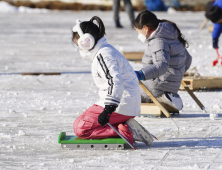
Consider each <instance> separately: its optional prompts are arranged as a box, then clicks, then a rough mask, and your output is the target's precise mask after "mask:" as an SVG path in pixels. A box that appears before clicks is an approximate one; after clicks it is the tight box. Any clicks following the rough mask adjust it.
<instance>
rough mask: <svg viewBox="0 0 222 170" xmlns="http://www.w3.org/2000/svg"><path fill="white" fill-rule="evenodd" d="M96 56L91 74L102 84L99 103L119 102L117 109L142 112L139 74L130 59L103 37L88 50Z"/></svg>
mask: <svg viewBox="0 0 222 170" xmlns="http://www.w3.org/2000/svg"><path fill="white" fill-rule="evenodd" d="M88 57H89V58H90V59H92V60H93V63H92V70H91V71H92V76H93V79H94V82H95V84H96V86H97V87H99V97H100V100H99V101H98V102H96V104H97V105H100V106H102V107H105V105H116V106H118V107H117V109H116V111H115V112H116V113H119V114H122V115H127V116H138V115H140V105H141V96H140V87H139V82H138V79H137V76H136V74H135V72H134V70H133V68H132V66H131V65H130V64H129V62H128V61H127V59H126V58H125V57H124V56H123V55H122V54H121V53H120V52H119V51H118V50H116V49H115V48H114V47H113V46H111V45H110V44H108V43H107V41H106V38H105V37H102V38H101V39H100V40H99V41H98V42H97V44H96V46H95V47H94V49H93V50H91V51H90V52H89V53H88Z"/></svg>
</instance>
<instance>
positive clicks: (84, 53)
mask: <svg viewBox="0 0 222 170" xmlns="http://www.w3.org/2000/svg"><path fill="white" fill-rule="evenodd" d="M79 53H80V55H81V57H82V58H84V59H90V55H91V53H90V52H89V51H85V50H79Z"/></svg>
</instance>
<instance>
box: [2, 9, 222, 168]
mask: <svg viewBox="0 0 222 170" xmlns="http://www.w3.org/2000/svg"><path fill="white" fill-rule="evenodd" d="M156 14H157V16H158V17H159V18H161V19H162V18H165V19H169V20H172V21H174V22H176V23H177V24H178V26H179V27H180V28H181V30H182V32H183V34H184V35H185V37H186V38H187V40H188V41H189V44H190V47H189V49H188V50H189V52H190V53H191V55H192V56H193V63H192V67H194V66H196V67H197V69H198V71H199V72H200V74H201V75H217V76H221V75H222V66H220V65H218V66H216V67H212V61H213V60H214V59H216V52H215V50H214V49H212V47H211V35H210V33H208V31H207V29H206V28H205V29H204V30H202V31H199V30H198V27H199V25H200V24H201V22H202V21H203V19H204V13H203V12H199V13H192V12H186V13H176V14H173V15H170V14H167V13H156ZM94 15H97V16H99V17H101V18H102V20H103V21H104V24H105V26H106V33H107V35H106V38H107V40H108V42H109V43H110V44H112V45H114V46H115V47H116V48H117V49H119V50H121V51H143V50H144V49H145V45H144V44H142V43H141V42H140V41H139V40H138V39H137V33H136V31H135V30H134V29H132V28H130V24H129V19H128V16H127V14H126V13H121V22H122V24H123V25H124V26H125V29H121V30H119V29H115V28H114V25H113V19H112V18H113V17H112V12H101V11H82V12H69V11H48V12H47V13H29V14H27V13H21V12H19V11H16V12H13V13H8V12H4V13H1V14H0V30H1V31H0V73H1V75H0V105H1V109H0V169H70V170H71V169H86V170H88V169H101V170H103V169H118V170H119V169H126V170H128V169H135V170H137V169H153V170H154V169H158V170H160V169H163V170H165V169H169V170H172V169H173V170H174V169H175V170H181V169H182V170H183V169H190V170H193V169H195V170H196V169H218V170H219V169H222V132H221V130H222V129H221V126H222V114H221V113H222V108H221V105H222V91H221V90H218V91H209V92H195V94H196V96H197V97H198V98H199V99H200V100H201V101H202V102H203V104H204V105H205V107H206V110H207V111H208V113H218V118H216V119H215V120H212V119H210V117H209V114H206V113H205V112H203V111H201V110H200V108H199V107H198V106H197V105H196V104H195V102H194V101H193V100H192V99H191V97H190V96H189V95H188V93H187V92H184V91H180V92H179V94H180V95H181V97H182V99H183V101H184V108H183V110H182V111H181V113H180V115H179V116H174V117H173V120H174V121H175V122H176V123H177V125H178V126H179V137H178V138H176V137H177V135H178V134H177V127H176V126H175V124H174V123H173V122H172V121H171V119H166V118H147V117H138V118H136V119H137V120H138V121H139V122H140V123H141V124H142V125H143V126H144V127H146V128H147V129H148V130H149V131H150V132H151V133H152V134H154V135H155V136H156V137H157V138H159V141H155V142H154V144H153V146H152V147H146V146H145V145H144V144H142V143H138V144H137V150H136V151H133V150H123V151H119V150H118V151H117V150H114V151H85V150H78V151H76V150H66V149H62V148H61V147H60V145H59V144H58V143H57V137H58V135H59V133H60V132H62V131H65V132H67V134H69V135H73V134H74V133H73V128H72V124H73V121H74V120H75V119H76V118H77V117H78V116H79V115H80V114H81V113H82V112H83V111H84V110H85V109H86V108H87V107H89V106H91V105H92V104H93V103H94V102H95V101H96V99H97V98H98V94H97V88H96V86H95V84H94V83H93V79H92V77H91V75H90V74H89V72H90V65H91V61H90V60H83V59H81V58H80V56H79V54H78V52H75V51H74V50H73V47H72V45H71V29H72V26H73V25H74V23H75V20H76V19H77V18H79V19H80V20H89V19H90V18H91V17H92V16H94ZM208 24H211V23H208ZM221 53H222V50H221ZM131 64H132V66H133V67H134V69H135V70H137V69H139V68H140V67H141V64H139V63H136V64H135V63H133V62H131ZM21 72H72V73H73V74H62V75H60V76H42V75H41V76H21V75H19V74H6V73H21ZM79 72H82V73H79Z"/></svg>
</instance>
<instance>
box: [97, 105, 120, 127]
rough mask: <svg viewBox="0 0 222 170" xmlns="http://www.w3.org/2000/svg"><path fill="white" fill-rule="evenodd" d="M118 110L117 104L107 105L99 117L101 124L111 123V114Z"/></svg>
mask: <svg viewBox="0 0 222 170" xmlns="http://www.w3.org/2000/svg"><path fill="white" fill-rule="evenodd" d="M115 110H116V106H114V105H106V106H105V108H104V110H103V112H102V113H100V115H99V117H98V122H99V124H100V125H101V126H104V125H106V124H107V123H109V118H110V115H111V114H112V113H113V112H114V111H115Z"/></svg>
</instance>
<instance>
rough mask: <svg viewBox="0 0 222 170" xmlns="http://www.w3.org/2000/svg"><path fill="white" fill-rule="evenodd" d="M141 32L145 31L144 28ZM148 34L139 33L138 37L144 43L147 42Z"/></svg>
mask: <svg viewBox="0 0 222 170" xmlns="http://www.w3.org/2000/svg"><path fill="white" fill-rule="evenodd" d="M141 32H143V29H142V31H141ZM146 35H147V33H146ZM146 35H143V34H142V33H139V35H138V39H139V40H140V41H142V43H147V39H146Z"/></svg>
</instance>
